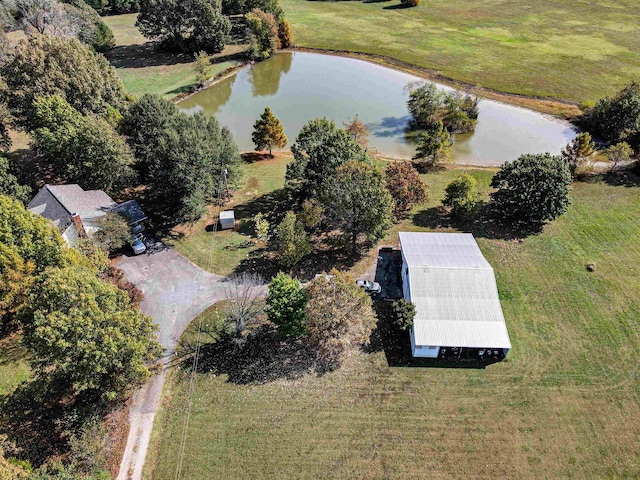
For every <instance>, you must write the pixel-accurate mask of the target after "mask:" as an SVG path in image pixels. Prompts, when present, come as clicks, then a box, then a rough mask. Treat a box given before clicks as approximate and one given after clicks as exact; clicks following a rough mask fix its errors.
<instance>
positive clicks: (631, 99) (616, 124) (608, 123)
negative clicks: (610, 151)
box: [585, 81, 640, 148]
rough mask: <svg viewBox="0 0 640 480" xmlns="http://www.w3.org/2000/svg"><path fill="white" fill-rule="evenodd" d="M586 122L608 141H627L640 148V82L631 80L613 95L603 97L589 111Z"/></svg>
mask: <svg viewBox="0 0 640 480" xmlns="http://www.w3.org/2000/svg"><path fill="white" fill-rule="evenodd" d="M585 123H586V125H587V127H588V128H589V130H590V131H591V132H592V133H594V134H596V135H597V136H600V137H601V138H602V139H603V140H605V141H607V142H610V143H618V142H621V141H627V142H629V143H631V144H632V146H633V147H634V148H640V83H638V82H637V81H634V82H631V83H630V84H629V85H627V86H626V87H624V88H623V89H622V90H620V91H619V92H618V93H617V94H616V95H614V96H613V97H605V98H602V99H601V100H600V101H598V103H597V104H596V106H595V107H594V108H593V109H591V110H590V111H589V112H587V114H586V115H585Z"/></svg>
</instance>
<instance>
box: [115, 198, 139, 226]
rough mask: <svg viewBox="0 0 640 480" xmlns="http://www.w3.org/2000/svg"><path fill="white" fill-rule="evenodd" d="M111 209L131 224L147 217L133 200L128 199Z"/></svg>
mask: <svg viewBox="0 0 640 480" xmlns="http://www.w3.org/2000/svg"><path fill="white" fill-rule="evenodd" d="M111 211H112V212H115V213H120V214H122V215H124V216H125V217H127V218H128V219H129V223H131V224H134V223H139V222H142V221H143V220H146V219H147V216H146V215H145V213H144V212H143V211H142V209H141V208H140V205H138V202H136V201H135V200H129V201H128V202H124V203H121V204H120V205H116V206H115V207H113V208H112V209H111Z"/></svg>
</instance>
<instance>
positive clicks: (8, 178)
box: [0, 154, 31, 204]
mask: <svg viewBox="0 0 640 480" xmlns="http://www.w3.org/2000/svg"><path fill="white" fill-rule="evenodd" d="M30 193H31V188H29V187H28V186H26V185H21V184H20V183H19V182H18V179H17V178H16V176H15V175H14V174H13V172H12V168H11V163H10V161H9V159H8V158H7V157H6V156H4V155H2V154H0V195H6V196H8V197H11V198H14V199H16V200H19V201H20V202H22V203H24V204H26V203H27V202H28V201H29V195H30Z"/></svg>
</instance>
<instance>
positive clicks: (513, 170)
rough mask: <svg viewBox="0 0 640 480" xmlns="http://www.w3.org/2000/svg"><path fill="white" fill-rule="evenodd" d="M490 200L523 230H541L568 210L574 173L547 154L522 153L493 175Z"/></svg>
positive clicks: (565, 164)
mask: <svg viewBox="0 0 640 480" xmlns="http://www.w3.org/2000/svg"><path fill="white" fill-rule="evenodd" d="M491 186H492V187H493V188H495V189H497V190H496V191H495V192H493V193H492V194H491V202H492V204H493V206H494V208H495V209H496V210H497V212H498V213H499V214H500V215H501V217H502V219H503V220H506V221H507V222H508V223H510V224H512V225H514V226H516V227H519V228H524V229H539V228H541V227H542V226H543V225H544V223H545V222H548V221H550V220H554V219H555V218H557V217H559V216H560V215H562V214H563V213H564V212H566V211H567V208H568V206H569V204H570V199H569V190H570V189H571V173H570V171H569V166H568V164H567V162H566V161H565V160H564V159H563V158H562V157H558V156H551V155H550V154H548V153H545V154H538V155H532V154H526V155H521V156H520V157H519V158H518V159H517V160H515V161H513V162H506V163H505V164H504V165H503V166H502V168H500V170H499V171H498V172H497V173H496V174H495V175H494V176H493V179H492V180H491Z"/></svg>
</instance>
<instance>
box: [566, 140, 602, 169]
mask: <svg viewBox="0 0 640 480" xmlns="http://www.w3.org/2000/svg"><path fill="white" fill-rule="evenodd" d="M594 153H596V145H595V143H593V140H591V135H589V132H584V133H581V134H579V135H578V136H576V138H574V139H573V140H572V141H571V143H570V144H568V145H567V146H566V147H564V148H563V149H562V158H564V159H565V160H566V161H567V163H568V164H569V171H570V172H571V176H572V177H575V175H576V170H577V169H578V168H580V167H582V166H583V165H584V164H585V163H586V162H587V161H588V160H589V158H591V157H592V156H593V154H594Z"/></svg>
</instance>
